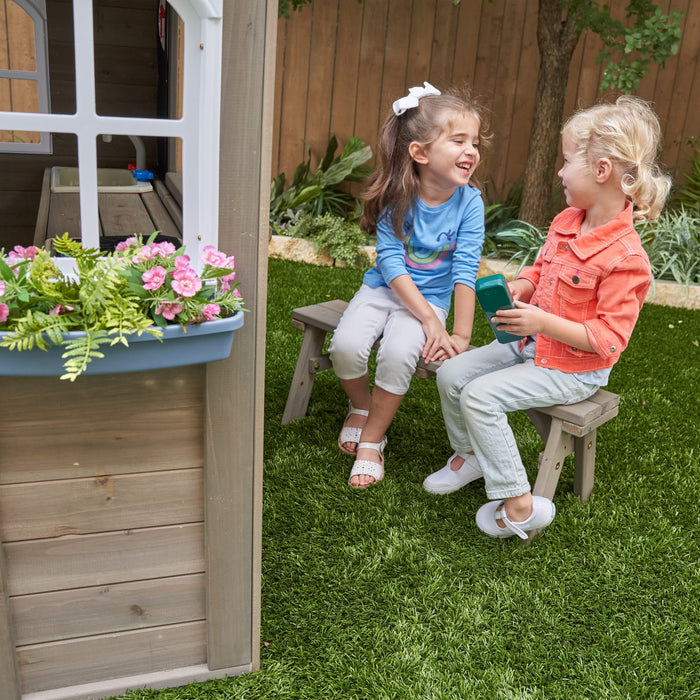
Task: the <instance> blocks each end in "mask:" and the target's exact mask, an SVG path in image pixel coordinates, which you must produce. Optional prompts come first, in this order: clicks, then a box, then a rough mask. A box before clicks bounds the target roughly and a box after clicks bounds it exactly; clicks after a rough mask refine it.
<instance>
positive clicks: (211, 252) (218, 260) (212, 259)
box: [202, 245, 227, 267]
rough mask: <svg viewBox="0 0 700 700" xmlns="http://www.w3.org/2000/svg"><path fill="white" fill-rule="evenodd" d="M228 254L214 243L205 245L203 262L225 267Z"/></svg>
mask: <svg viewBox="0 0 700 700" xmlns="http://www.w3.org/2000/svg"><path fill="white" fill-rule="evenodd" d="M226 260H227V258H226V256H225V255H224V254H223V253H222V252H221V251H219V250H217V249H216V248H214V246H213V245H205V246H204V250H203V251H202V262H204V263H206V264H207V265H211V266H212V267H224V266H225V265H226Z"/></svg>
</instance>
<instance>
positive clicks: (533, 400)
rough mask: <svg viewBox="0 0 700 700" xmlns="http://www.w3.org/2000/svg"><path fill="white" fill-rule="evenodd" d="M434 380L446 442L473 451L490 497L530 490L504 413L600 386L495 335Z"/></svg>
mask: <svg viewBox="0 0 700 700" xmlns="http://www.w3.org/2000/svg"><path fill="white" fill-rule="evenodd" d="M437 386H438V391H439V392H440V401H441V402H442V415H443V417H444V419H445V426H446V428H447V435H448V437H449V440H450V445H451V446H452V449H454V450H455V452H459V453H460V454H464V453H466V452H471V451H473V452H474V454H475V455H476V457H477V459H478V460H479V464H480V465H481V469H482V471H483V473H484V482H485V485H486V494H487V495H488V497H489V498H490V499H492V500H496V499H501V498H511V497H514V496H522V495H523V494H525V493H527V492H528V491H530V483H529V482H528V479H527V473H526V472H525V467H524V466H523V462H522V460H521V458H520V452H519V451H518V446H517V445H516V443H515V438H514V436H513V431H512V430H511V428H510V426H509V425H508V418H507V416H506V413H509V412H511V411H519V410H523V409H527V408H537V407H538V406H552V405H554V404H570V403H576V402H578V401H582V400H583V399H586V398H588V397H589V396H591V395H592V394H594V393H595V392H596V390H597V389H598V387H597V386H595V385H593V384H585V383H584V382H582V381H581V380H580V379H578V378H577V377H575V376H574V375H573V374H567V373H566V372H561V371H559V370H556V369H546V368H544V367H536V366H535V363H534V360H532V359H525V358H523V357H522V355H521V354H520V352H519V350H518V342H517V341H516V342H514V343H507V344H502V343H499V342H498V341H494V342H493V343H491V344H490V345H484V346H482V347H479V348H475V349H474V350H469V351H467V352H463V353H462V354H461V355H457V356H456V357H453V358H452V359H450V360H446V361H445V362H444V363H443V364H442V367H440V369H439V370H438V372H437Z"/></svg>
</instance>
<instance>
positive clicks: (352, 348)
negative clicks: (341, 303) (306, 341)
mask: <svg viewBox="0 0 700 700" xmlns="http://www.w3.org/2000/svg"><path fill="white" fill-rule="evenodd" d="M431 306H432V308H433V310H434V311H435V313H436V314H437V317H438V319H440V322H441V323H442V325H443V326H444V325H445V320H446V319H447V311H445V310H444V309H441V308H440V307H439V306H435V305H434V304H431ZM380 338H381V340H380V341H379V349H378V350H377V371H376V375H375V378H374V384H375V386H378V387H380V388H381V389H384V391H388V392H389V393H391V394H397V395H399V396H403V395H404V394H405V393H406V392H407V391H408V387H409V385H410V383H411V377H413V373H414V372H415V369H416V364H417V363H418V360H419V358H420V355H421V352H422V350H423V346H424V345H425V333H424V332H423V326H422V324H421V322H420V321H419V320H418V319H417V318H416V317H415V316H414V315H413V314H412V313H411V312H410V311H409V310H408V309H407V308H406V307H405V306H404V305H403V303H402V302H401V300H400V299H399V298H398V297H397V296H396V294H395V293H394V292H393V290H391V289H390V288H389V287H377V288H376V289H375V288H372V287H369V286H368V285H365V284H363V285H362V286H361V287H360V289H359V290H358V291H357V293H356V294H355V296H354V297H353V298H352V299H351V300H350V303H349V304H348V308H347V309H346V310H345V312H344V313H343V315H342V317H341V319H340V323H339V324H338V327H337V328H336V329H335V333H333V338H332V340H331V344H330V348H329V352H330V356H331V361H332V363H333V369H334V371H335V374H336V376H337V377H338V379H358V378H360V377H363V376H364V375H365V374H367V362H368V360H369V354H370V352H371V350H372V346H373V345H374V343H375V342H376V341H377V340H378V339H380Z"/></svg>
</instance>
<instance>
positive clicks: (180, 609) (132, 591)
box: [10, 574, 205, 646]
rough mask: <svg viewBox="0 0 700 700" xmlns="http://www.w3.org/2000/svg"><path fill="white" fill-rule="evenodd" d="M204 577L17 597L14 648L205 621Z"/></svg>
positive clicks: (178, 577)
mask: <svg viewBox="0 0 700 700" xmlns="http://www.w3.org/2000/svg"><path fill="white" fill-rule="evenodd" d="M204 581H205V575H204V574H190V575H187V576H173V577H171V578H159V579H151V580H148V581H134V582H130V583H119V584H112V585H107V586H96V587H88V588H76V589H70V590H65V591H55V592H50V593H37V594H34V595H25V596H15V597H14V598H12V599H11V601H10V607H11V610H12V619H13V621H14V633H15V644H16V645H17V646H24V645H27V644H43V643H46V642H53V641H58V640H61V639H73V638H76V637H88V636H92V635H97V634H108V633H114V632H123V631H126V630H134V629H143V628H146V627H159V626H161V625H172V624H177V623H181V622H193V621H195V620H203V619H204V617H205V592H204Z"/></svg>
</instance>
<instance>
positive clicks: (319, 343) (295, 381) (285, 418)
mask: <svg viewBox="0 0 700 700" xmlns="http://www.w3.org/2000/svg"><path fill="white" fill-rule="evenodd" d="M325 339H326V331H324V330H322V329H320V328H314V327H312V326H307V327H306V329H305V330H304V339H303V340H302V342H301V350H300V351H299V357H298V358H297V366H296V368H295V370H294V377H292V385H291V386H290V387H289V395H288V396H287V404H286V406H285V407H284V413H283V414H282V425H285V424H286V423H289V422H291V421H293V420H296V419H297V418H303V417H304V416H305V415H306V409H307V408H308V407H309V399H310V398H311V390H312V389H313V386H314V379H315V378H316V371H315V369H314V368H313V367H312V363H311V359H312V358H314V357H319V356H320V355H321V351H322V350H323V343H324V341H325Z"/></svg>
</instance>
